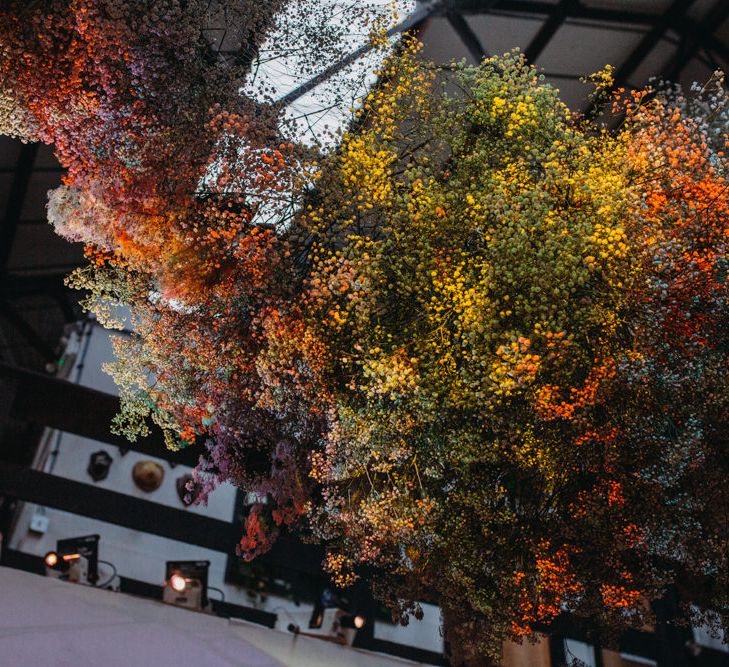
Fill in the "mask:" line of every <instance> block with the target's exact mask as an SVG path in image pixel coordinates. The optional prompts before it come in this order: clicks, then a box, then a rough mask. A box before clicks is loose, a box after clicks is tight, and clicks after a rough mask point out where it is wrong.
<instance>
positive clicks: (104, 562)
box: [94, 560, 117, 588]
mask: <svg viewBox="0 0 729 667" xmlns="http://www.w3.org/2000/svg"><path fill="white" fill-rule="evenodd" d="M98 562H99V563H103V564H104V565H108V566H109V567H110V568H111V569H112V570H113V571H114V572H113V574H112V575H111V576H110V577H109V578H108V579H107V580H106V581H105V582H104V583H103V584H94V586H96V588H104V587H105V586H108V585H109V584H110V583H111V582H112V581H114V578H115V577H116V575H117V571H116V566H115V565H114V563H110V562H109V561H108V560H99V561H98Z"/></svg>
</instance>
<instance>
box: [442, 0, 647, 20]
mask: <svg viewBox="0 0 729 667" xmlns="http://www.w3.org/2000/svg"><path fill="white" fill-rule="evenodd" d="M446 5H447V8H453V9H456V10H458V11H459V12H460V13H461V14H488V13H489V11H490V10H491V9H492V7H490V6H487V5H490V3H485V2H483V0H449V1H448V2H447V3H446ZM493 9H495V10H498V11H508V12H515V13H521V14H537V15H541V16H547V17H548V16H551V14H552V12H553V11H554V9H555V6H554V3H553V2H544V1H539V0H499V1H498V2H497V3H496V5H495V6H494V7H493ZM660 16H661V14H657V13H654V12H635V11H625V10H618V9H607V8H602V7H592V6H588V5H583V4H582V3H579V2H577V3H575V5H574V7H571V8H570V10H569V11H568V12H567V17H569V18H579V19H590V20H594V21H606V22H609V23H633V24H641V25H652V24H653V23H655V21H656V20H657V19H658V18H660Z"/></svg>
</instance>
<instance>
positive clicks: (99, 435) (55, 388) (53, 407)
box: [0, 364, 200, 466]
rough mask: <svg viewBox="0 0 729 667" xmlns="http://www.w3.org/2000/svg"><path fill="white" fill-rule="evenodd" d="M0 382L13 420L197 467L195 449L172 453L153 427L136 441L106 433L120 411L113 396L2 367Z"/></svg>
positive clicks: (189, 448) (65, 381) (197, 455)
mask: <svg viewBox="0 0 729 667" xmlns="http://www.w3.org/2000/svg"><path fill="white" fill-rule="evenodd" d="M0 381H5V382H7V383H9V384H10V385H11V386H12V387H13V389H14V394H15V398H14V400H13V403H12V406H11V407H10V409H9V414H10V416H12V417H14V418H15V419H18V420H20V421H25V422H29V423H31V424H38V425H40V426H48V427H50V428H55V429H59V430H61V431H66V432H68V433H74V434H76V435H80V436H82V437H84V438H89V439H91V440H98V441H100V442H105V443H108V444H111V445H116V446H117V447H121V448H123V449H131V450H134V451H137V452H141V453H142V454H146V455H148V456H154V457H157V458H160V459H164V460H167V461H171V462H173V463H181V464H183V465H188V466H195V465H197V462H198V459H199V457H200V450H199V448H198V447H196V446H191V447H188V448H186V449H183V450H181V451H179V452H173V451H171V450H169V449H167V447H166V446H165V443H164V438H163V436H162V433H161V431H160V430H159V429H158V428H156V427H153V430H152V433H151V434H150V435H149V436H147V437H145V438H139V439H138V440H137V441H136V442H130V441H129V440H127V439H126V438H125V437H123V436H120V435H115V434H113V433H112V432H111V430H110V426H111V420H112V419H113V418H114V415H116V414H117V413H118V412H119V409H120V404H119V399H118V398H117V397H116V396H112V395H111V394H106V393H104V392H101V391H97V390H95V389H90V388H88V387H84V386H82V385H79V384H74V383H73V382H69V381H68V380H61V379H59V378H55V377H51V376H48V375H43V374H41V373H35V372H33V371H28V370H25V369H22V368H15V367H13V366H8V365H6V364H0ZM29 444H30V443H29Z"/></svg>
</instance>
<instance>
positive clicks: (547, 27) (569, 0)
mask: <svg viewBox="0 0 729 667" xmlns="http://www.w3.org/2000/svg"><path fill="white" fill-rule="evenodd" d="M579 4H580V3H579V2H578V0H560V2H559V4H557V5H555V6H554V9H553V10H552V12H551V13H550V15H549V18H548V19H547V20H546V21H545V22H544V23H543V24H542V27H541V28H540V29H539V32H538V33H537V34H536V35H534V37H533V39H532V41H531V42H529V46H527V47H526V49H524V55H525V56H526V59H527V61H528V62H530V63H535V62H536V61H537V58H539V56H540V55H541V53H542V51H544V49H546V48H547V46H548V45H549V42H550V41H551V40H552V37H554V35H555V33H556V32H557V31H558V30H559V29H560V28H561V27H562V24H563V23H564V22H565V19H566V18H567V16H568V15H569V12H570V11H574V10H575V9H577V8H578V7H579Z"/></svg>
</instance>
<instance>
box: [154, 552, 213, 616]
mask: <svg viewBox="0 0 729 667" xmlns="http://www.w3.org/2000/svg"><path fill="white" fill-rule="evenodd" d="M209 567H210V561H209V560H176V561H167V563H166V572H165V586H164V589H163V592H162V600H163V601H164V602H166V603H167V604H174V605H177V606H179V607H187V608H188V609H197V610H201V609H205V608H206V607H207V606H208V568H209Z"/></svg>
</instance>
